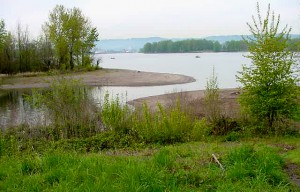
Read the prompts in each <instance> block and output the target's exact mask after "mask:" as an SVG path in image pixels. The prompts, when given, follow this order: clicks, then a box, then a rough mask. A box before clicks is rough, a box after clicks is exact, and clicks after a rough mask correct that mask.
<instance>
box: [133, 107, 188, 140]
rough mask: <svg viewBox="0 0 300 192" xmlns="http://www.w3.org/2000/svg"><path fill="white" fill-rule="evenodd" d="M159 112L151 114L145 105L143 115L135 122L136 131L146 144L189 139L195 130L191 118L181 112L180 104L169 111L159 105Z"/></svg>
mask: <svg viewBox="0 0 300 192" xmlns="http://www.w3.org/2000/svg"><path fill="white" fill-rule="evenodd" d="M157 107H158V110H157V111H155V112H153V113H151V111H150V110H149V108H148V106H147V105H146V104H144V106H143V110H142V114H143V115H139V116H137V117H136V118H135V120H134V121H133V126H134V129H135V130H136V131H137V132H138V134H139V136H140V137H141V139H142V141H144V142H146V143H175V142H183V141H185V140H187V139H188V135H189V132H190V131H191V130H192V129H193V123H192V120H191V118H190V117H189V116H188V115H187V114H185V113H184V112H182V111H181V110H180V105H179V103H178V104H177V106H176V107H175V108H172V109H170V110H169V111H167V110H165V109H164V108H163V107H162V105H160V104H157Z"/></svg>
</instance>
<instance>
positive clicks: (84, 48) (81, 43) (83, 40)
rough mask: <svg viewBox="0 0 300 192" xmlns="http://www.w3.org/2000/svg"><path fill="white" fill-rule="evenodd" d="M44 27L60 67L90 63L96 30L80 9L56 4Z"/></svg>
mask: <svg viewBox="0 0 300 192" xmlns="http://www.w3.org/2000/svg"><path fill="white" fill-rule="evenodd" d="M45 28H46V31H48V33H49V39H50V41H51V42H52V43H53V44H54V47H55V51H56V56H57V57H58V63H59V65H60V67H61V66H62V65H65V66H66V68H70V69H73V68H74V66H75V65H89V64H91V60H90V53H91V50H92V48H93V47H94V46H95V41H96V40H97V39H98V32H97V29H96V28H93V27H92V26H91V24H90V21H89V19H88V18H86V17H85V16H84V15H83V14H82V12H81V10H80V9H78V8H73V9H66V8H65V7H64V6H62V5H57V6H56V7H55V8H54V9H53V11H52V12H51V13H50V15H49V21H48V22H46V24H45ZM75 58H77V59H76V60H75ZM86 58H88V59H89V60H87V59H86ZM75 61H76V63H75Z"/></svg>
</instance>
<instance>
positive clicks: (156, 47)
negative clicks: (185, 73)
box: [140, 39, 300, 53]
mask: <svg viewBox="0 0 300 192" xmlns="http://www.w3.org/2000/svg"><path fill="white" fill-rule="evenodd" d="M299 42H300V39H289V42H288V44H289V49H290V50H292V51H298V50H299ZM245 51H248V44H247V42H246V41H244V40H240V41H234V40H232V41H227V42H225V43H223V44H221V43H220V42H218V41H211V40H206V39H187V40H181V41H172V40H166V41H160V42H154V43H146V44H145V45H144V47H143V48H142V49H141V50H140V52H142V53H187V52H245Z"/></svg>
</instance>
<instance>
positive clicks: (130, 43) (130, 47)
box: [96, 34, 300, 52]
mask: <svg viewBox="0 0 300 192" xmlns="http://www.w3.org/2000/svg"><path fill="white" fill-rule="evenodd" d="M291 37H292V38H300V35H297V34H291ZM185 39H187V38H170V39H167V38H161V37H148V38H131V39H104V40H100V41H98V42H97V43H96V49H97V52H125V51H127V52H138V51H139V50H140V49H141V48H143V47H144V45H145V44H146V43H154V42H159V41H164V40H173V41H179V40H185ZM189 39H206V40H213V41H219V42H220V43H221V44H222V43H225V42H226V41H231V40H235V41H239V40H242V36H241V35H219V36H208V37H203V38H189Z"/></svg>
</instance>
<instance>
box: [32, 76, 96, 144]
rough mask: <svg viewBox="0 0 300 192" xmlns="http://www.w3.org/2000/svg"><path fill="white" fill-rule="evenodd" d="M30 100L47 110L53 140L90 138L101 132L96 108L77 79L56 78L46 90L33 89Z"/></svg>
mask: <svg viewBox="0 0 300 192" xmlns="http://www.w3.org/2000/svg"><path fill="white" fill-rule="evenodd" d="M29 99H30V101H31V102H32V103H33V104H34V105H35V106H37V107H40V108H43V109H44V110H45V111H47V113H48V115H47V117H48V118H49V119H50V121H51V123H52V125H53V126H52V129H51V128H50V129H48V131H49V132H50V134H51V136H52V137H53V138H54V139H59V138H71V137H89V136H92V135H94V134H95V133H97V132H99V131H100V123H101V122H99V118H98V108H97V106H96V104H95V102H94V100H93V99H92V96H91V95H90V93H89V91H88V90H87V88H85V87H83V86H82V84H81V82H80V81H79V80H75V79H71V78H65V77H62V78H59V79H56V80H54V81H53V82H52V84H51V86H50V89H49V90H46V91H44V92H38V91H34V92H33V94H32V96H31V97H29Z"/></svg>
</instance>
